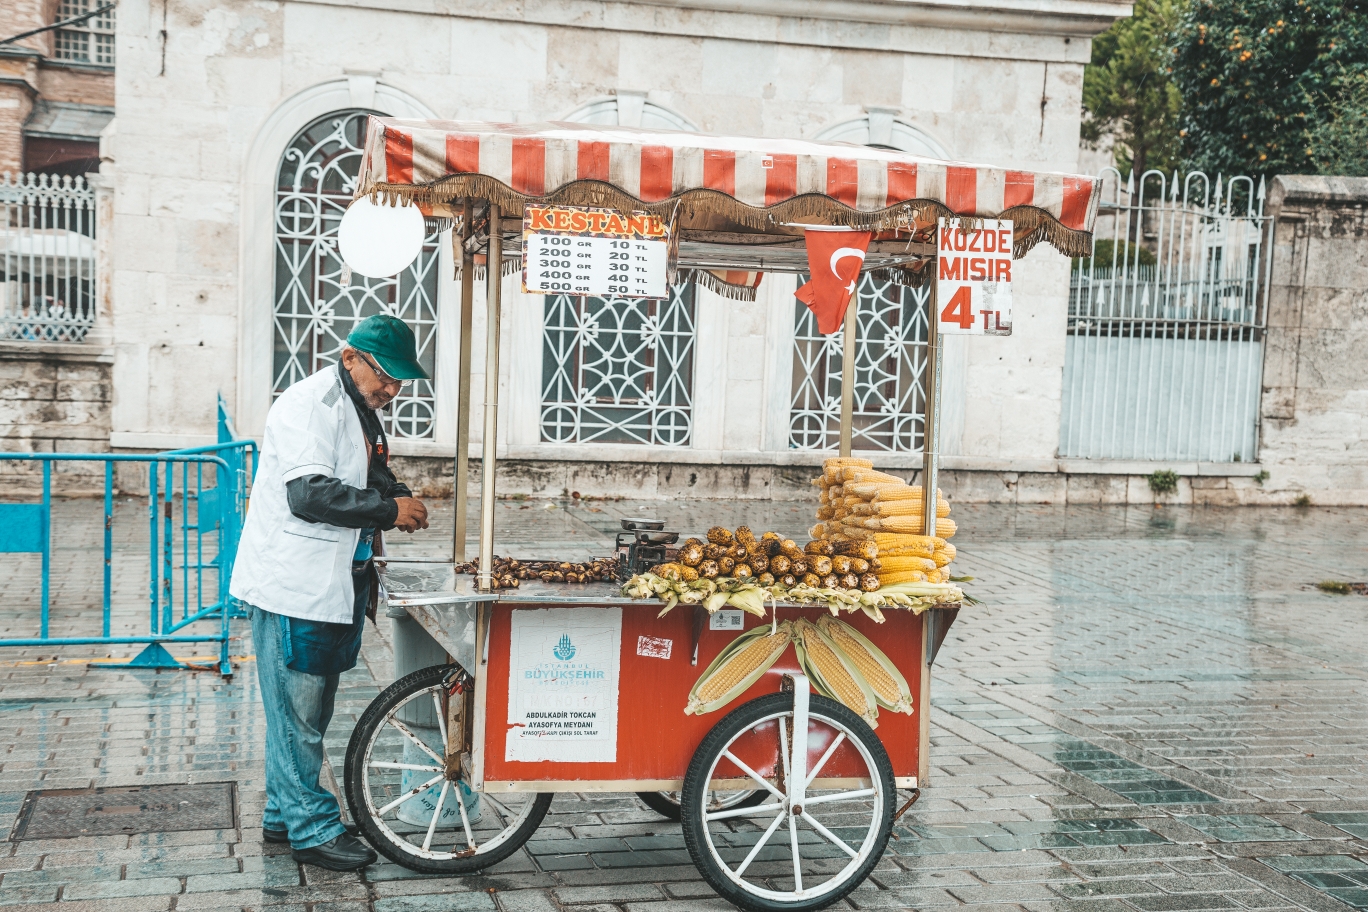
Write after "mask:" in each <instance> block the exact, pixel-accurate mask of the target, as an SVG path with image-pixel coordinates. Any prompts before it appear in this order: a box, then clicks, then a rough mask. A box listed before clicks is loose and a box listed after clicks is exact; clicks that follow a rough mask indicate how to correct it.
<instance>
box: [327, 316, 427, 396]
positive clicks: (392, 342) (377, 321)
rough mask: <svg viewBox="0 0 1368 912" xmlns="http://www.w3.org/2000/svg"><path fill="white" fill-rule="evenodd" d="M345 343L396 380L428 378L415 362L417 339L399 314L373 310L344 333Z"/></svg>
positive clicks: (416, 361)
mask: <svg viewBox="0 0 1368 912" xmlns="http://www.w3.org/2000/svg"><path fill="white" fill-rule="evenodd" d="M347 344H348V345H350V346H351V347H352V348H354V349H356V350H357V351H363V352H365V353H366V354H368V355H370V356H371V357H372V358H374V359H375V360H376V361H378V362H380V367H381V368H382V369H383V370H384V371H385V373H387V374H389V375H390V376H391V377H393V378H394V379H395V380H431V379H432V378H431V377H430V376H428V372H427V371H425V370H423V365H421V364H419V363H418V343H417V341H416V340H415V339H414V338H413V330H411V329H409V328H408V324H407V323H405V322H404V321H403V320H401V319H399V318H398V317H392V316H390V315H389V314H383V313H381V314H375V315H374V316H370V317H366V319H364V320H362V321H361V322H360V323H357V324H356V326H355V327H354V328H353V329H352V331H351V332H349V333H347Z"/></svg>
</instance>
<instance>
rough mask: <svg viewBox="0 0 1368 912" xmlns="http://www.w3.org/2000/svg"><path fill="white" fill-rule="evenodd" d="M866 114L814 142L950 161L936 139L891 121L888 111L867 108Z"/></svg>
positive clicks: (827, 131) (829, 128) (906, 123)
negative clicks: (834, 142)
mask: <svg viewBox="0 0 1368 912" xmlns="http://www.w3.org/2000/svg"><path fill="white" fill-rule="evenodd" d="M867 110H868V113H867V114H865V116H864V117H860V118H857V119H855V120H847V121H846V122H845V123H838V124H836V125H835V126H831V127H827V128H826V129H825V130H823V131H822V132H821V133H818V134H817V136H816V137H815V138H816V139H830V140H836V141H838V142H848V143H858V144H860V145H862V146H880V147H883V148H887V149H897V150H899V151H902V152H909V153H911V154H912V155H921V156H924V157H926V158H940V159H946V158H949V157H950V153H949V152H947V151H946V149H945V146H943V145H941V144H940V143H939V142H937V141H936V139H935V137H933V136H932V135H931V134H929V133H927V132H925V131H924V130H921V129H918V128H917V127H914V126H912V125H911V124H910V123H908V122H907V121H905V120H899V119H898V118H896V117H894V116H893V112H892V111H891V110H888V109H886V108H868V109H867Z"/></svg>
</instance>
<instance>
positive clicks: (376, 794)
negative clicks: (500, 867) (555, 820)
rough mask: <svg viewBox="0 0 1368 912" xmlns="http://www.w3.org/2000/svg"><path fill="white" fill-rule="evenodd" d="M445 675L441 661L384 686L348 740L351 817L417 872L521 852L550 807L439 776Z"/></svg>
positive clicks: (447, 870) (526, 796)
mask: <svg viewBox="0 0 1368 912" xmlns="http://www.w3.org/2000/svg"><path fill="white" fill-rule="evenodd" d="M451 671H452V666H449V665H448V666H442V665H436V666H433V667H432V668H424V669H422V670H421V671H415V672H413V673H412V674H410V675H407V676H405V677H403V678H400V679H399V680H398V681H395V682H394V683H393V684H391V685H390V686H389V687H387V688H385V690H384V691H382V692H381V694H380V696H378V697H376V698H375V699H374V700H373V701H372V702H371V704H370V706H368V707H366V711H365V712H364V713H362V714H361V718H360V720H358V721H357V723H356V730H355V731H353V732H352V736H351V742H350V743H349V744H348V745H347V760H346V767H345V773H346V793H347V806H348V807H349V808H350V809H351V816H352V819H353V820H355V821H356V822H357V825H358V826H360V828H361V832H362V834H364V835H365V837H366V839H367V840H368V841H369V842H370V844H371V845H373V846H375V849H376V851H377V852H379V853H380V854H381V855H384V856H385V857H386V858H388V859H390V860H391V861H393V862H396V863H398V864H401V865H403V866H404V867H406V868H410V869H412V870H414V871H421V872H422V873H424V874H468V873H470V872H473V871H479V870H481V869H483V868H487V867H489V866H490V865H494V864H498V863H499V862H500V861H503V860H504V859H505V858H507V857H508V856H510V855H512V854H513V853H514V852H516V851H518V849H520V848H522V846H523V843H525V842H527V840H528V839H529V838H530V837H531V836H532V833H533V831H534V830H536V829H537V827H538V826H539V825H540V824H541V822H542V818H543V817H545V816H546V809H547V808H548V807H550V806H551V797H552V796H551V795H550V794H549V793H547V794H535V793H532V792H527V793H522V792H510V793H506V794H500V795H498V796H497V797H495V796H493V795H490V794H487V793H479V794H478V795H477V794H476V793H474V792H472V791H470V789H469V788H468V787H467V786H466V784H465V782H463V781H461V780H459V779H448V778H447V777H446V774H445V764H444V762H443V760H442V754H443V753H444V751H443V750H442V746H443V745H444V744H445V743H446V718H445V715H444V713H443V712H442V705H443V700H442V698H443V691H444V685H443V681H444V679H445V678H446V677H447V676H448V675H449V674H450V672H451ZM424 733H427V734H428V736H429V739H430V740H431V741H433V742H434V743H432V744H429V743H427V741H425V740H424V739H423V737H421V735H423V734H424ZM434 736H435V737H434Z"/></svg>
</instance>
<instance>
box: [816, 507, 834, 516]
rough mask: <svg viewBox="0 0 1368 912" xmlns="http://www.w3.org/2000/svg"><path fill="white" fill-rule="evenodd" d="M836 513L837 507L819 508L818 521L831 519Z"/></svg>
mask: <svg viewBox="0 0 1368 912" xmlns="http://www.w3.org/2000/svg"><path fill="white" fill-rule="evenodd" d="M835 513H836V509H835V507H832V506H830V505H825V506H821V507H818V508H817V518H818V519H831V518H832V517H833V516H834V515H835Z"/></svg>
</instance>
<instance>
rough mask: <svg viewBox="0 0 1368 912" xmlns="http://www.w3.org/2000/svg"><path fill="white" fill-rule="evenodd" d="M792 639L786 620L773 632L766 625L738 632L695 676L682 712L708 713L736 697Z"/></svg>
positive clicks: (754, 680)
mask: <svg viewBox="0 0 1368 912" xmlns="http://www.w3.org/2000/svg"><path fill="white" fill-rule="evenodd" d="M792 641H793V625H792V623H790V622H789V621H785V622H783V623H782V624H780V625H779V627H778V629H777V630H776V631H775V632H773V633H771V632H770V627H769V626H768V625H761V626H759V627H755V628H753V629H751V630H748V631H746V632H745V633H743V634H741V635H740V636H739V637H737V638H736V639H735V640H733V641H732V642H731V643H730V644H728V645H727V647H726V648H725V649H723V650H722V652H720V653H719V654H718V656H717V658H716V659H714V660H713V662H712V664H711V665H709V666H708V668H707V670H705V671H704V672H703V674H701V675H699V678H698V681H697V682H695V683H694V686H693V690H692V691H690V693H689V703H688V706H687V707H685V709H684V712H685V714H688V713H696V714H698V715H702V714H703V713H706V712H712V711H713V710H714V709H719V708H721V707H723V706H725V705H727V704H728V703H730V702H731V701H732V700H734V699H736V698H737V697H739V696H740V695H741V694H742V693H744V692H745V691H746V689H747V688H749V687H750V686H751V685H752V684H754V683H755V682H756V681H757V680H759V679H760V676H761V675H762V674H764V673H765V671H766V670H767V669H768V668H769V667H770V666H771V665H773V664H774V663H775V662H776V661H778V660H779V656H781V655H783V652H784V650H785V649H787V648H788V645H789V643H791V642H792Z"/></svg>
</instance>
